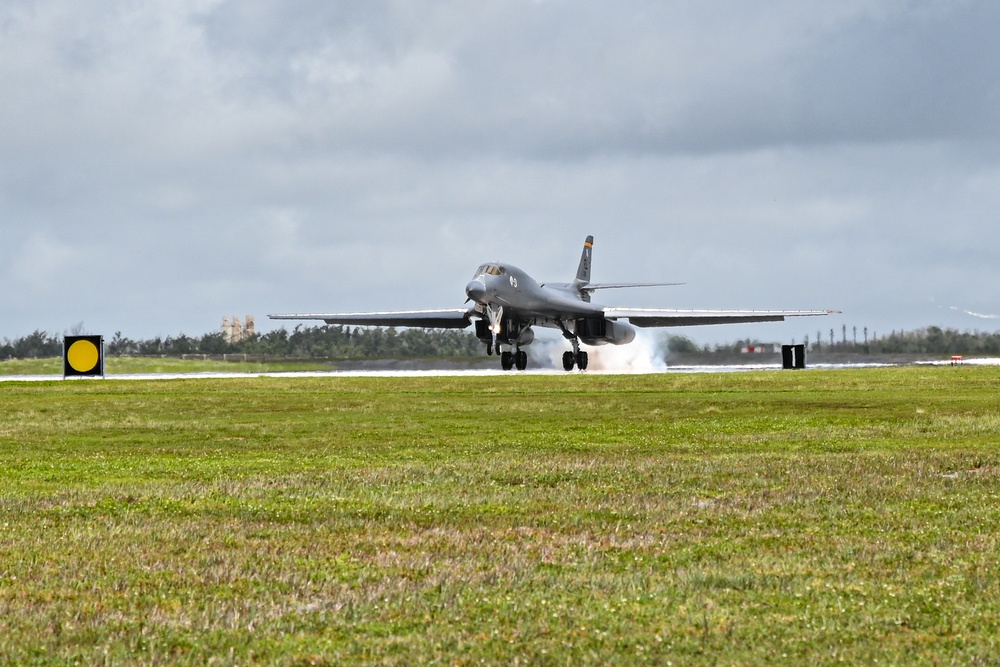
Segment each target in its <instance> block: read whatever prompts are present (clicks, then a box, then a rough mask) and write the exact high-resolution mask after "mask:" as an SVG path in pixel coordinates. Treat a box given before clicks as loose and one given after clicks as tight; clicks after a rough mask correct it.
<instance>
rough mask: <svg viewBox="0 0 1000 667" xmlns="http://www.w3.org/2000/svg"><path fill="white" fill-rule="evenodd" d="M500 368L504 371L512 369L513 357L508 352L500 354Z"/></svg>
mask: <svg viewBox="0 0 1000 667" xmlns="http://www.w3.org/2000/svg"><path fill="white" fill-rule="evenodd" d="M500 368H502V369H504V370H505V371H509V370H510V369H512V368H514V355H513V354H512V353H511V352H510V351H509V350H504V351H503V352H501V353H500Z"/></svg>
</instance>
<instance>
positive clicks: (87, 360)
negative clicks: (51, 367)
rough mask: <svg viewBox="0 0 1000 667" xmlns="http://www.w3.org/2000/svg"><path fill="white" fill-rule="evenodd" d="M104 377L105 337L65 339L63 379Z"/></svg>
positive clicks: (71, 337) (72, 337)
mask: <svg viewBox="0 0 1000 667" xmlns="http://www.w3.org/2000/svg"><path fill="white" fill-rule="evenodd" d="M68 377H102V378H103V377H104V336H66V337H65V338H63V379H64V380H65V379H66V378H68Z"/></svg>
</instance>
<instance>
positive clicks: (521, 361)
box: [514, 350, 528, 371]
mask: <svg viewBox="0 0 1000 667" xmlns="http://www.w3.org/2000/svg"><path fill="white" fill-rule="evenodd" d="M514 365H515V366H517V370H519V371H523V370H524V369H525V368H527V367H528V353H527V352H525V351H524V350H518V351H517V352H515V353H514Z"/></svg>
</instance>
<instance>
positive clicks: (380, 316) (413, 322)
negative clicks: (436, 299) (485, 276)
mask: <svg viewBox="0 0 1000 667" xmlns="http://www.w3.org/2000/svg"><path fill="white" fill-rule="evenodd" d="M471 315H472V311H470V310H467V309H465V308H452V309H448V310H390V311H381V312H372V313H300V314H289V315H268V317H269V318H271V319H272V320H323V321H324V322H326V323H327V324H353V325H357V326H376V327H425V328H428V329H464V328H465V327H467V326H469V324H470V323H471V321H472V320H471V319H470V317H471Z"/></svg>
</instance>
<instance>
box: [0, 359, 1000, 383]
mask: <svg viewBox="0 0 1000 667" xmlns="http://www.w3.org/2000/svg"><path fill="white" fill-rule="evenodd" d="M896 365H898V364H874V363H873V364H864V363H859V364H811V365H810V366H809V368H807V369H806V372H808V371H809V370H810V369H812V370H848V369H852V368H882V367H890V366H896ZM907 365H911V366H912V365H917V366H950V365H952V363H951V362H950V361H941V360H929V361H926V362H917V363H914V364H907ZM960 365H961V366H1000V358H989V359H965V360H963V361H962V362H961V364H960ZM766 370H775V371H776V370H781V364H739V365H731V366H714V365H713V366H663V367H660V368H651V369H641V370H637V369H634V368H629V369H623V370H608V369H603V370H587V371H570V372H569V373H567V372H566V371H563V370H557V369H552V368H539V369H529V370H526V371H503V370H500V369H499V368H498V369H496V370H493V369H485V370H483V369H480V370H424V371H415V370H405V371H403V370H350V371H304V372H294V371H293V372H273V373H270V372H265V373H123V374H120V375H119V374H109V375H108V376H106V378H105V379H107V380H196V379H199V378H206V379H226V378H237V379H238V378H248V377H282V378H310V377H311V378H349V377H370V378H376V377H385V378H392V377H463V376H464V377H475V376H484V377H486V376H518V375H558V376H565V375H656V374H669V373H743V372H748V371H766ZM62 379H63V378H62V376H61V375H0V382H51V381H53V380H62ZM69 379H70V380H81V379H83V380H93V379H95V378H69ZM96 379H98V380H100V379H101V378H96Z"/></svg>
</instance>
